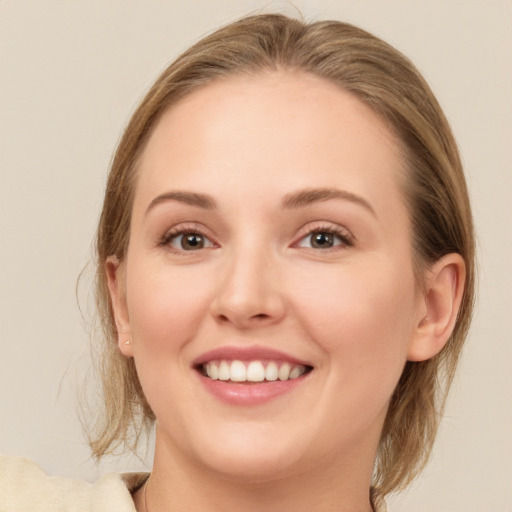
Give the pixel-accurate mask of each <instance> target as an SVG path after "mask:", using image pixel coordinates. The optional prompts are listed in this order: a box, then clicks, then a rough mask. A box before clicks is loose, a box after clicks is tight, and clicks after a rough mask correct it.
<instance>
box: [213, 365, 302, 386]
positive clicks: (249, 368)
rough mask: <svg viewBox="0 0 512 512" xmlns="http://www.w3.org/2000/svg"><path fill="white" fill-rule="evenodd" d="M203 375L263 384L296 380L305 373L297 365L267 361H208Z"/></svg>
mask: <svg viewBox="0 0 512 512" xmlns="http://www.w3.org/2000/svg"><path fill="white" fill-rule="evenodd" d="M203 370H204V373H205V374H206V375H207V376H208V377H209V378H210V379H212V380H224V381H227V380H230V381H232V382H263V381H276V380H277V379H279V380H281V381H285V380H292V379H297V378H298V377H300V376H301V375H304V373H305V372H306V367H305V366H303V365H301V364H298V365H291V364H290V363H281V364H279V363H277V362H275V361H269V362H268V363H267V364H266V366H265V365H264V364H263V362H262V361H251V362H249V363H248V364H247V363H244V362H242V361H238V360H235V361H226V360H222V361H210V362H208V363H206V364H205V365H204V366H203Z"/></svg>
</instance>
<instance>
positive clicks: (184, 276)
mask: <svg viewBox="0 0 512 512" xmlns="http://www.w3.org/2000/svg"><path fill="white" fill-rule="evenodd" d="M130 270H131V273H130ZM127 275H128V276H129V280H128V282H127V297H128V312H129V315H130V324H131V329H132V335H133V337H134V342H135V348H137V347H140V348H141V349H142V348H144V349H148V352H149V351H150V352H151V353H152V354H157V355H162V354H165V353H168V352H172V351H174V350H176V349H178V348H179V347H180V346H181V345H184V344H186V343H187V341H189V340H190V339H192V338H193V337H194V335H195V333H196V332H197V330H198V329H199V327H200V325H201V321H202V319H203V318H204V315H205V312H206V311H208V307H209V303H210V300H209V287H208V283H207V282H205V281H204V280H201V279H200V276H197V275H194V273H192V272H191V271H190V269H185V268H178V269H175V270H174V271H170V269H169V268H168V266H165V265H151V264H148V262H147V261H146V262H145V264H138V263H137V261H135V260H134V261H133V265H132V269H130V268H128V274H127Z"/></svg>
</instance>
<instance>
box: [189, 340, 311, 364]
mask: <svg viewBox="0 0 512 512" xmlns="http://www.w3.org/2000/svg"><path fill="white" fill-rule="evenodd" d="M222 359H224V360H238V361H258V360H262V359H267V360H272V361H283V362H287V363H290V364H293V365H303V366H310V367H311V366H312V365H311V363H309V362H307V361H304V360H301V359H298V358H297V357H294V356H291V355H289V354H287V353H285V352H281V351H280V350H276V349H274V348H270V347H261V346H252V347H239V346H229V345H228V346H224V347H219V348H216V349H213V350H209V351H208V352H205V353H204V354H201V355H200V356H198V357H196V358H195V359H194V361H193V362H192V365H193V366H194V367H196V366H201V365H203V364H205V363H207V362H208V361H214V360H222Z"/></svg>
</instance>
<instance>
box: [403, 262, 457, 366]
mask: <svg viewBox="0 0 512 512" xmlns="http://www.w3.org/2000/svg"><path fill="white" fill-rule="evenodd" d="M465 278H466V265H465V263H464V260H463V258H462V256H461V255H460V254H456V253H451V254H447V255H446V256H443V257H442V258H441V259H440V260H438V261H437V262H436V263H434V265H432V267H431V268H430V269H429V270H428V271H427V275H426V278H425V289H424V296H423V300H424V309H423V311H426V313H425V314H422V315H421V318H419V319H418V321H417V324H416V326H415V329H414V334H413V337H412V339H411V343H410V345H409V350H408V353H407V357H408V360H409V361H426V360H427V359H430V358H432V357H434V356H435V355H437V354H438V353H439V352H441V350H442V349H443V347H444V346H445V345H446V342H447V341H448V340H449V338H450V336H451V334H452V331H453V328H454V326H455V322H456V321H457V315H458V312H459V308H460V304H461V301H462V296H463V293H464V284H465Z"/></svg>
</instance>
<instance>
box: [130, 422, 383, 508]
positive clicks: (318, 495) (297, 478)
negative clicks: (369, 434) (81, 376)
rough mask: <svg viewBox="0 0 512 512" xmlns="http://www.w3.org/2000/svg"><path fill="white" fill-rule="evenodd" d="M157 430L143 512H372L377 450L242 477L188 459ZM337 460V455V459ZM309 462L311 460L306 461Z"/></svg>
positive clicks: (140, 500) (139, 500) (141, 494)
mask: <svg viewBox="0 0 512 512" xmlns="http://www.w3.org/2000/svg"><path fill="white" fill-rule="evenodd" d="M165 441H166V440H165V439H164V436H162V435H160V434H159V433H158V429H157V440H156V450H155V461H154V467H153V472H152V475H151V478H150V480H149V483H148V485H147V488H146V489H145V492H146V496H145V498H146V500H147V507H148V510H146V509H145V504H144V489H141V491H140V492H139V493H138V495H137V496H136V497H135V503H136V505H137V510H138V511H139V512H163V511H166V512H188V511H190V512H192V511H194V512H196V511H197V510H201V511H202V512H220V511H222V512H238V511H240V510H244V512H260V511H261V510H265V511H266V512H283V511H288V510H290V511H292V510H293V511H294V512H310V511H311V510H315V511H322V512H331V511H332V512H371V510H372V507H371V504H370V498H369V486H370V479H371V474H372V468H373V458H374V454H375V450H374V449H372V450H369V453H368V454H366V455H367V456H366V457H365V460H366V462H362V460H361V456H360V455H361V452H360V451H359V452H356V451H355V450H354V452H355V453H358V460H354V455H355V453H352V454H350V453H349V454H347V457H346V458H344V463H343V464H340V463H337V464H332V465H329V464H323V465H322V467H321V468H320V467H314V466H312V467H309V468H308V469H307V470H304V471H302V472H301V471H296V470H294V471H293V472H292V471H288V472H286V471H284V472H283V473H282V474H280V475H275V476H272V477H270V478H269V477H268V475H267V476H266V478H265V479H258V478H255V477H246V478H244V479H240V478H238V477H236V478H235V477H233V476H230V475H225V474H222V473H220V472H218V471H215V470H213V469H209V468H205V467H204V466H202V465H200V464H198V463H196V462H194V461H193V460H192V461H191V460H190V457H185V456H183V454H182V453H181V452H180V451H179V450H176V449H175V447H174V446H173V445H172V443H167V442H165ZM338 459H339V457H338ZM304 466H307V464H304Z"/></svg>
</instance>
